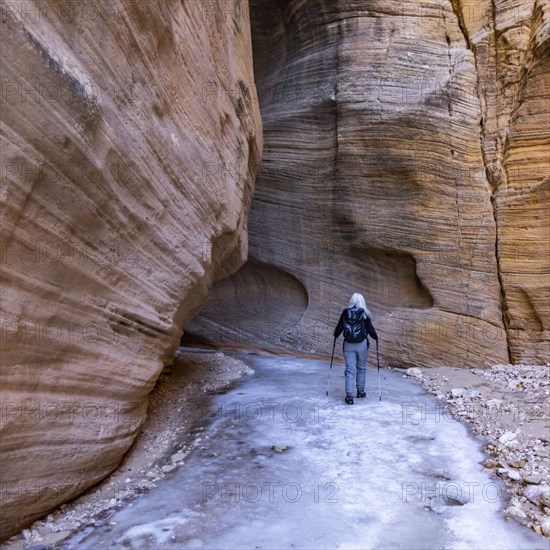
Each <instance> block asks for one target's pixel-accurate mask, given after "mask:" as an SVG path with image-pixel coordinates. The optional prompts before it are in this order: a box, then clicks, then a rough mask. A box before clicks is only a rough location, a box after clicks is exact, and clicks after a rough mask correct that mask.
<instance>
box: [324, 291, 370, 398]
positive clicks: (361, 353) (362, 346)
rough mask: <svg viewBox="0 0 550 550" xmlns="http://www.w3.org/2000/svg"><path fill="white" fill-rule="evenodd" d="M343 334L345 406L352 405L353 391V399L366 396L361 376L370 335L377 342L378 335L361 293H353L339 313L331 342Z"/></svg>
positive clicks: (363, 378) (365, 362)
mask: <svg viewBox="0 0 550 550" xmlns="http://www.w3.org/2000/svg"><path fill="white" fill-rule="evenodd" d="M342 332H343V333H344V359H345V361H346V370H345V373H344V374H345V376H346V403H347V404H348V405H353V389H354V387H355V388H357V397H366V394H365V374H366V365H367V353H368V351H369V339H368V335H369V334H370V335H371V336H372V337H373V338H374V339H375V340H376V341H377V342H378V335H377V334H376V331H375V330H374V327H373V326H372V320H371V314H370V311H369V310H368V309H367V306H366V304H365V298H363V295H362V294H359V293H358V292H356V293H355V294H354V295H353V296H352V297H351V300H350V301H349V306H348V307H347V308H346V309H344V311H342V315H340V320H339V321H338V324H337V325H336V328H335V329H334V341H335V342H336V338H338V336H340V334H342Z"/></svg>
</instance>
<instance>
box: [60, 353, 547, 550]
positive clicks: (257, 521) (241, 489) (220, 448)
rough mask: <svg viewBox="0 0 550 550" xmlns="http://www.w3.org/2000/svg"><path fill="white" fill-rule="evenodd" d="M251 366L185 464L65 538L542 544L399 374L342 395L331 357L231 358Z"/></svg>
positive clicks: (362, 545) (476, 457) (462, 440)
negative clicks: (356, 395)
mask: <svg viewBox="0 0 550 550" xmlns="http://www.w3.org/2000/svg"><path fill="white" fill-rule="evenodd" d="M236 356H237V357H239V358H240V359H243V360H244V361H246V362H247V363H248V364H250V366H251V367H252V368H253V369H254V370H255V371H256V374H255V375H253V376H246V377H245V378H244V379H243V380H242V382H241V383H239V385H237V386H236V387H235V388H234V389H232V390H231V391H229V392H228V393H226V394H224V395H218V396H215V398H214V401H213V404H212V406H211V407H210V406H209V408H208V410H205V415H206V416H207V418H206V419H205V423H204V426H205V429H204V432H203V435H202V440H203V443H204V445H203V447H202V448H199V449H198V450H197V451H195V452H194V453H193V454H192V455H189V456H188V457H187V460H186V463H185V465H184V466H182V467H180V468H179V469H178V470H176V471H175V472H174V473H173V474H170V475H169V476H168V477H167V478H165V479H164V480H161V481H160V482H159V483H158V487H157V488H155V489H153V490H151V491H150V492H148V493H146V494H143V495H141V496H140V497H139V498H138V499H137V500H135V501H134V503H133V505H131V506H128V507H126V508H125V509H123V510H121V511H119V512H117V513H116V514H114V515H113V516H111V518H109V521H110V522H116V525H112V526H108V525H106V526H103V527H98V528H96V529H94V530H93V531H91V532H85V533H81V534H80V535H79V536H78V537H76V538H73V540H72V541H71V542H70V543H68V544H67V545H66V546H65V548H78V549H79V550H80V549H93V550H96V549H98V548H147V549H150V548H170V549H179V548H182V549H183V548H204V549H214V548H231V549H233V548H238V549H241V548H251V549H256V548H262V549H273V548H277V549H279V548H285V549H286V548H322V549H325V548H357V549H375V548H376V549H382V548H384V549H389V548H403V549H413V548H418V549H423V550H424V549H429V548H449V549H450V548H453V549H454V548H461V549H462V548H463V549H479V550H481V549H483V550H489V549H497V548H498V549H507V550H508V549H523V548H531V549H536V548H541V549H547V548H548V543H547V541H545V540H544V539H542V537H539V536H537V535H536V534H535V533H533V532H531V531H529V530H527V529H526V528H522V527H520V526H518V525H517V524H515V523H511V522H509V521H507V520H506V519H505V517H504V515H503V514H502V512H501V510H502V509H503V508H504V507H505V505H506V502H505V500H504V496H505V495H504V492H503V489H502V485H500V483H499V482H498V481H497V480H495V479H494V478H491V477H490V476H489V475H487V474H486V473H484V471H483V467H482V466H481V464H480V462H481V461H482V460H483V458H484V457H483V455H482V453H481V450H480V446H479V444H478V443H477V442H476V441H475V440H474V439H473V438H471V437H470V436H469V435H468V434H467V431H466V429H465V428H464V427H463V426H462V425H461V424H458V423H456V422H453V421H450V419H449V418H448V417H446V416H443V415H442V414H440V412H441V411H439V412H436V411H438V409H436V407H437V405H436V403H437V400H436V399H435V398H432V397H431V396H428V395H426V394H425V393H424V392H423V390H422V389H421V388H419V387H418V386H417V385H416V384H414V383H413V382H411V381H410V380H408V379H404V378H402V377H401V375H400V374H398V373H396V372H393V371H383V380H382V402H379V401H378V378H377V372H376V370H375V369H372V368H368V369H367V399H356V400H355V405H353V406H348V405H345V404H344V403H343V397H344V392H343V386H344V381H343V366H342V365H335V366H334V367H333V373H332V382H331V390H330V394H329V397H328V398H327V397H325V390H326V384H327V374H328V363H327V362H326V361H317V360H304V359H296V358H288V357H271V356H269V357H266V356H253V355H246V356H245V355H236Z"/></svg>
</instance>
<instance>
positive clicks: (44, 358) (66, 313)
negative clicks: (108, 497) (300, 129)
mask: <svg viewBox="0 0 550 550" xmlns="http://www.w3.org/2000/svg"><path fill="white" fill-rule="evenodd" d="M1 10H2V21H1V56H2V59H1V77H2V98H1V100H2V104H1V109H2V113H1V114H2V118H1V130H0V132H1V133H0V139H1V148H2V188H1V196H2V213H1V214H2V216H1V223H2V242H1V246H2V263H1V268H2V301H1V310H0V313H1V323H2V335H1V338H2V357H1V359H2V379H1V389H2V419H1V420H2V425H1V431H0V438H1V445H2V449H1V474H2V499H1V504H0V515H1V517H2V520H1V521H2V523H1V527H0V536H6V535H7V534H9V533H11V532H13V531H14V530H17V529H18V528H19V527H20V526H22V525H24V524H26V523H28V522H29V521H31V520H32V519H33V518H35V517H37V516H39V515H41V514H44V513H46V512H47V511H48V510H49V509H51V508H53V507H54V506H56V505H57V504H59V503H60V502H63V501H66V500H68V499H70V498H73V497H75V496H76V495H77V494H78V493H79V492H82V491H83V490H84V489H86V488H87V487H89V486H90V485H92V484H94V483H96V482H97V481H99V480H100V479H102V478H103V477H104V476H106V475H107V474H108V473H109V472H110V471H112V469H113V468H114V467H115V466H116V465H117V464H118V463H119V462H120V460H121V458H122V456H123V454H124V453H125V451H126V450H127V449H128V448H129V446H130V445H131V444H132V441H133V440H134V438H135V436H136V434H137V432H138V429H139V426H140V424H141V422H142V421H143V419H144V415H145V413H146V408H147V395H148V393H149V392H150V390H151V389H152V387H153V385H154V384H155V380H156V378H157V376H158V374H159V371H160V370H161V368H162V366H163V360H164V359H165V358H166V357H170V356H171V354H172V353H173V351H174V348H175V346H177V344H178V341H179V338H180V336H181V333H182V331H183V326H184V324H185V323H186V322H187V321H189V319H190V318H191V317H192V316H193V315H195V314H196V312H197V311H198V310H199V309H200V307H201V306H202V305H203V302H204V300H205V299H206V296H207V294H208V291H209V288H210V286H211V284H212V282H213V281H214V280H215V279H217V278H220V277H223V276H226V275H227V274H228V273H232V272H234V271H235V270H236V269H237V268H238V267H240V265H241V264H242V263H243V262H244V260H245V258H246V255H247V232H246V220H247V216H248V210H249V207H250V202H251V200H252V194H253V184H254V180H255V177H256V172H257V170H258V167H259V162H260V152H261V147H262V136H261V121H260V117H259V112H258V105H257V102H256V101H252V98H251V96H250V90H252V89H253V85H252V84H253V70H252V55H251V45H250V26H249V17H248V3H247V2H246V1H244V0H243V1H240V0H230V1H227V0H219V1H211V0H209V1H208V2H202V1H201V0H196V1H185V2H181V1H180V0H159V1H155V2H148V1H143V2H134V1H131V0H110V1H109V2H105V1H103V0H93V1H86V2H72V1H62V0H58V1H53V0H52V1H49V0H48V1H39V0H36V1H34V2H33V1H30V0H26V1H25V2H19V1H13V2H7V1H6V2H4V1H2V3H1Z"/></svg>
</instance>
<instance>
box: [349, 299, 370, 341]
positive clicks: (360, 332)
mask: <svg viewBox="0 0 550 550" xmlns="http://www.w3.org/2000/svg"><path fill="white" fill-rule="evenodd" d="M364 316H365V310H364V309H363V308H359V309H357V308H354V307H353V308H352V307H350V308H348V309H346V310H344V340H345V341H346V342H350V343H357V342H362V341H363V340H364V339H365V338H366V337H367V329H366V326H365V319H364Z"/></svg>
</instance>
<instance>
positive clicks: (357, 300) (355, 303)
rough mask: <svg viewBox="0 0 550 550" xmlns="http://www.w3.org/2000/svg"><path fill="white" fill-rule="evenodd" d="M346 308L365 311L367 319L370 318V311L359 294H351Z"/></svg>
mask: <svg viewBox="0 0 550 550" xmlns="http://www.w3.org/2000/svg"><path fill="white" fill-rule="evenodd" d="M348 307H357V308H362V309H364V310H365V313H366V314H367V317H370V316H371V314H370V311H369V310H368V308H367V304H365V298H363V295H362V294H359V292H356V293H355V294H353V296H352V297H351V299H350V301H349V305H348Z"/></svg>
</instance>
